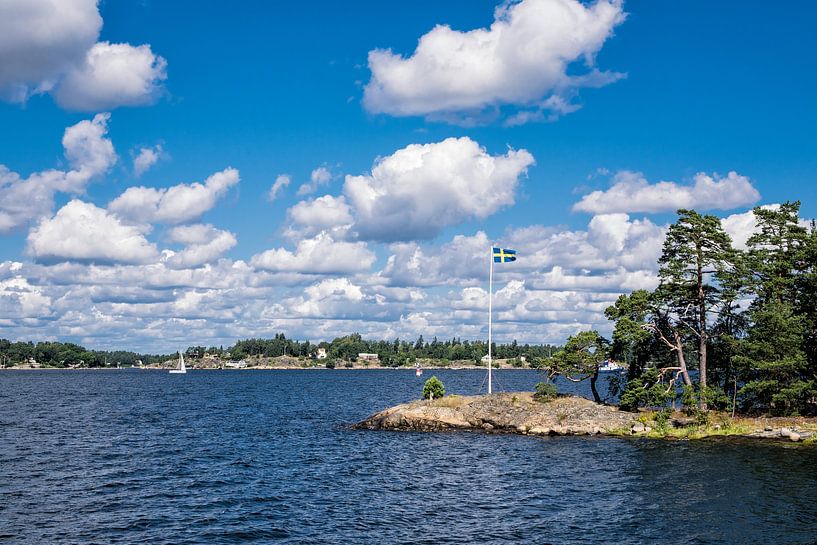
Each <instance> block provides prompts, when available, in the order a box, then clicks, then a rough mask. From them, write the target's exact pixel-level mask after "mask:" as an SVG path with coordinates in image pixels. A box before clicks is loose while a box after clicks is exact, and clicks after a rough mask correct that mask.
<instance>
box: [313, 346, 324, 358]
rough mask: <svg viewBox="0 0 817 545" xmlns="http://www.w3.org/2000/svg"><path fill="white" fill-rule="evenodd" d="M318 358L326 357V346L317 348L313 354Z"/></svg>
mask: <svg viewBox="0 0 817 545" xmlns="http://www.w3.org/2000/svg"><path fill="white" fill-rule="evenodd" d="M315 357H316V358H318V359H319V360H325V359H326V348H318V353H317V354H316V355H315Z"/></svg>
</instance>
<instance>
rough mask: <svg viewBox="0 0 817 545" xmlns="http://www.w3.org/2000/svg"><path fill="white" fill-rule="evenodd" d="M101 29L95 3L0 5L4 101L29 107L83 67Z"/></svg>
mask: <svg viewBox="0 0 817 545" xmlns="http://www.w3.org/2000/svg"><path fill="white" fill-rule="evenodd" d="M101 28H102V17H100V15H99V10H98V9H97V2H96V0H63V1H60V2H52V1H48V0H7V1H4V2H3V3H2V4H0V98H4V99H5V100H10V101H14V102H23V101H25V100H26V99H27V98H28V96H29V95H30V94H31V93H38V92H44V91H48V90H50V89H52V88H53V87H54V85H55V84H56V82H57V81H58V79H59V78H60V76H62V74H64V73H65V72H66V71H67V70H69V69H70V68H72V67H74V66H77V65H79V64H81V63H82V61H83V59H84V58H85V54H86V52H87V51H88V50H89V49H90V48H91V47H92V46H93V44H94V42H96V39H97V36H99V31H100V29H101Z"/></svg>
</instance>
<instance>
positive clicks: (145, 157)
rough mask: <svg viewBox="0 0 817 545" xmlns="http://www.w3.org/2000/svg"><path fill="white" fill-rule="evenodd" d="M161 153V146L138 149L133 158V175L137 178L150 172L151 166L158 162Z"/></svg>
mask: <svg viewBox="0 0 817 545" xmlns="http://www.w3.org/2000/svg"><path fill="white" fill-rule="evenodd" d="M163 151H164V150H163V149H162V145H161V144H156V145H155V146H152V147H149V148H146V147H140V148H139V151H138V152H137V153H136V154H135V156H134V158H133V175H134V176H136V177H137V178H139V177H140V176H142V174H144V173H145V172H147V171H148V170H150V168H151V167H152V166H153V165H155V164H156V163H157V162H159V159H160V158H161V157H162V153H163Z"/></svg>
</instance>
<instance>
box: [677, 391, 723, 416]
mask: <svg viewBox="0 0 817 545" xmlns="http://www.w3.org/2000/svg"><path fill="white" fill-rule="evenodd" d="M700 397H701V396H700V393H699V391H698V390H696V389H695V388H694V387H692V386H684V393H683V394H682V395H681V403H683V404H684V406H685V408H686V411H687V412H688V413H689V414H693V413H695V412H696V411H697V407H698V403H699V401H700ZM703 398H704V400H705V401H706V405H707V407H708V408H709V409H716V410H720V411H722V410H724V409H726V407H727V406H728V405H729V403H730V400H729V396H727V395H726V393H724V391H723V390H721V389H720V388H718V387H711V386H708V387H707V388H706V389H705V390H704V391H703Z"/></svg>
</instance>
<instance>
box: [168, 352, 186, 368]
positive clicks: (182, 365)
mask: <svg viewBox="0 0 817 545" xmlns="http://www.w3.org/2000/svg"><path fill="white" fill-rule="evenodd" d="M170 372H171V373H186V372H187V367H185V366H184V355H183V354H182V352H181V350H180V351H179V368H178V369H171V370H170Z"/></svg>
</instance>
